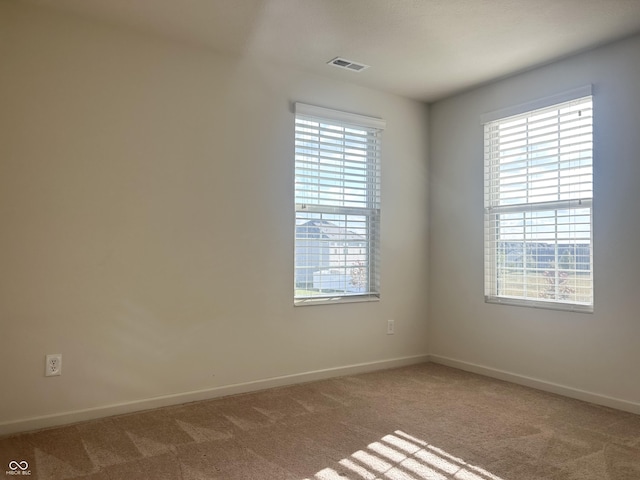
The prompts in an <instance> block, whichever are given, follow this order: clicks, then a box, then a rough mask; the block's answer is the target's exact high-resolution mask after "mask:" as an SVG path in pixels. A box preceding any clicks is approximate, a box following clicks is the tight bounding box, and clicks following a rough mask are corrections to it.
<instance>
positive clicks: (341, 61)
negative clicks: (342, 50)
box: [327, 57, 369, 72]
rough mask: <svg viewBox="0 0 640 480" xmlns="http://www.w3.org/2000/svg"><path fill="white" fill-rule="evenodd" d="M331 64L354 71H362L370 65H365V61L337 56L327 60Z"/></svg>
mask: <svg viewBox="0 0 640 480" xmlns="http://www.w3.org/2000/svg"><path fill="white" fill-rule="evenodd" d="M327 64H329V65H333V66H334V67H339V68H345V69H347V70H351V71H352V72H361V71H362V70H364V69H365V68H369V65H365V64H364V63H356V62H352V61H351V60H347V59H346V58H341V57H336V58H334V59H333V60H331V61H329V62H327Z"/></svg>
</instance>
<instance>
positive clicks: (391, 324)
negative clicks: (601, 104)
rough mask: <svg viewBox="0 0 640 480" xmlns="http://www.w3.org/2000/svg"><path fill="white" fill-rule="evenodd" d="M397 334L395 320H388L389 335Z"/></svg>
mask: <svg viewBox="0 0 640 480" xmlns="http://www.w3.org/2000/svg"><path fill="white" fill-rule="evenodd" d="M394 333H396V323H395V320H387V335H393V334H394Z"/></svg>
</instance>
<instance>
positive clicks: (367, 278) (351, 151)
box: [295, 104, 384, 300]
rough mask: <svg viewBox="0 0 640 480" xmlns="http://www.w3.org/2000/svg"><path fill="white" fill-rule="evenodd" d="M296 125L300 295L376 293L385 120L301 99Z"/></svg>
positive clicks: (297, 288)
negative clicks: (303, 101) (382, 145)
mask: <svg viewBox="0 0 640 480" xmlns="http://www.w3.org/2000/svg"><path fill="white" fill-rule="evenodd" d="M301 112H302V113H301ZM320 114H321V115H322V116H319V115H320ZM327 117H329V118H327ZM369 120H370V121H369ZM354 121H359V123H358V124H354V123H353V122H354ZM295 122H296V123H295V179H296V183H295V203H296V237H295V269H296V274H295V291H296V295H295V296H296V299H297V300H305V299H320V298H337V297H346V296H349V297H352V296H377V295H378V290H379V288H378V285H379V277H378V268H377V265H378V256H379V254H378V251H379V221H380V166H379V164H380V133H381V131H382V130H381V128H380V127H382V126H383V125H384V124H383V123H381V121H380V120H379V119H370V118H369V117H362V116H359V115H353V114H346V113H343V112H336V111H333V110H328V109H323V108H318V107H312V106H308V105H301V104H296V120H295Z"/></svg>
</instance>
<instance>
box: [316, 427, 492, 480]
mask: <svg viewBox="0 0 640 480" xmlns="http://www.w3.org/2000/svg"><path fill="white" fill-rule="evenodd" d="M338 464H339V465H340V467H338V466H336V468H329V467H327V468H323V469H322V470H320V471H319V472H318V473H316V474H315V475H314V476H313V478H312V479H311V478H306V479H305V480H377V479H388V480H503V479H502V478H500V477H498V476H497V475H494V474H492V473H491V472H488V471H487V470H485V469H483V468H480V467H477V466H475V465H471V464H470V463H467V462H465V461H464V460H463V459H461V458H459V457H456V456H455V455H451V454H450V453H448V452H446V451H444V450H442V449H441V448H438V447H436V446H434V445H430V444H428V443H427V442H425V441H424V440H420V439H419V438H416V437H414V436H412V435H409V434H408V433H405V432H403V431H401V430H396V431H395V432H393V434H389V435H385V436H384V437H382V438H381V439H380V440H379V441H377V442H373V443H370V444H369V445H367V448H366V449H363V450H358V451H357V452H354V453H353V454H351V456H350V457H349V458H343V459H342V460H340V461H339V462H338Z"/></svg>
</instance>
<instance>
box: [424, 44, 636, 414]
mask: <svg viewBox="0 0 640 480" xmlns="http://www.w3.org/2000/svg"><path fill="white" fill-rule="evenodd" d="M589 83H591V84H593V89H594V115H595V120H594V142H595V147H594V157H595V158H594V162H595V167H594V169H595V179H594V190H595V192H594V196H595V198H594V224H595V227H594V228H595V233H594V271H595V278H594V281H595V312H594V313H593V314H579V313H567V312H558V311H550V310H538V309H530V308H523V307H511V306H504V305H493V304H485V303H484V299H483V209H482V205H483V191H482V189H483V151H482V135H483V134H482V126H481V125H480V115H481V114H483V113H486V112H491V111H494V110H497V109H500V108H504V107H507V106H511V105H517V104H520V103H523V102H527V101H530V100H534V99H537V98H541V97H545V96H549V95H552V94H555V93H559V92H562V91H565V90H569V89H571V88H574V87H579V86H582V85H586V84H589ZM429 132H430V134H429V135H430V139H431V140H430V157H429V161H430V190H431V191H430V200H429V207H430V222H431V223H430V254H429V260H430V264H429V283H430V292H429V294H430V306H429V349H430V353H432V354H434V355H435V357H434V358H436V359H439V360H444V361H449V363H450V364H454V365H457V366H461V367H463V368H469V369H475V370H477V371H482V372H484V373H490V374H492V373H493V374H497V375H501V374H502V373H505V372H506V373H511V374H515V375H514V376H511V377H510V376H509V375H506V378H511V379H515V380H518V377H520V380H525V382H526V380H527V379H525V378H524V377H531V378H532V379H537V380H540V381H541V383H540V384H539V385H538V386H542V387H545V384H546V387H550V389H554V388H555V387H561V388H556V390H559V391H563V388H562V387H565V388H564V391H563V393H569V394H576V395H577V396H580V395H581V394H582V393H585V392H586V393H587V395H582V396H583V397H585V398H589V399H591V400H596V401H601V403H610V404H613V405H616V406H620V407H621V408H628V409H630V410H634V411H638V412H639V413H640V376H639V375H638V366H639V365H640V344H639V343H638V341H639V340H638V339H640V254H639V253H638V246H639V245H640V214H639V213H638V207H639V206H640V185H639V183H638V182H639V179H640V157H639V152H640V37H635V38H631V39H628V40H626V41H622V42H619V43H616V44H612V45H609V46H606V47H603V48H600V49H597V50H594V51H591V52H588V53H583V54H580V55H577V56H574V57H571V58H567V59H565V60H562V61H559V62H557V63H554V64H550V65H547V66H544V67H542V68H538V69H535V70H532V71H529V72H527V73H524V74H522V75H517V76H514V77H512V78H508V79H505V80H502V81H498V82H495V83H492V84H489V85H486V86H483V87H481V88H478V89H475V90H473V91H469V92H466V93H463V94H460V95H457V96H454V97H452V98H449V99H446V100H443V101H440V102H437V103H435V104H434V105H432V106H431V110H430V130H429ZM477 367H482V368H477ZM499 371H503V372H499ZM503 376H505V375H503ZM530 383H531V382H530ZM535 383H536V382H533V384H535ZM553 384H557V385H555V386H554V385H553ZM581 391H582V392H581ZM591 394H593V395H591ZM606 397H612V399H609V400H611V401H610V402H608V401H607V398H606ZM618 400H619V402H618Z"/></svg>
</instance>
